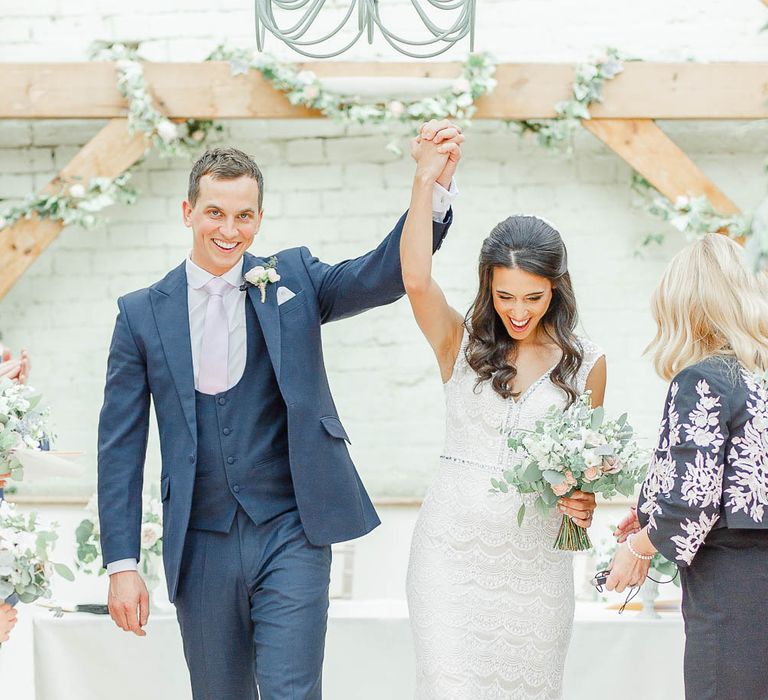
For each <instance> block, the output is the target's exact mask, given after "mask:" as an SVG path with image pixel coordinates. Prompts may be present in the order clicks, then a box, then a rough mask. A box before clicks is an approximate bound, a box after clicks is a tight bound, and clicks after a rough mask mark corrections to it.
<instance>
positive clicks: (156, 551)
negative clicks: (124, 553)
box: [75, 494, 163, 589]
mask: <svg viewBox="0 0 768 700" xmlns="http://www.w3.org/2000/svg"><path fill="white" fill-rule="evenodd" d="M86 513H87V516H86V517H85V518H84V519H83V520H82V521H81V522H80V524H79V525H78V526H77V529H76V530H75V541H76V543H77V549H76V552H75V567H76V568H77V569H78V570H80V571H83V572H84V573H86V574H93V573H94V571H95V572H96V573H98V575H99V576H101V575H102V574H104V573H105V572H106V569H104V568H103V567H98V568H95V567H94V563H95V562H97V561H98V560H99V559H100V557H101V552H100V545H99V543H100V542H101V529H100V527H99V510H98V504H97V500H96V496H95V495H94V496H93V497H92V498H91V500H90V501H89V502H88V505H87V506H86ZM140 548H141V557H140V563H139V570H140V571H141V573H142V574H143V576H144V580H145V582H146V583H147V587H148V588H150V589H151V588H153V587H154V585H156V584H157V583H158V582H159V575H158V572H157V566H156V565H157V563H158V561H159V558H160V557H161V556H162V554H163V504H162V503H161V502H160V500H159V499H158V498H157V497H156V496H155V495H153V494H150V495H145V496H144V498H143V499H142V519H141V546H140Z"/></svg>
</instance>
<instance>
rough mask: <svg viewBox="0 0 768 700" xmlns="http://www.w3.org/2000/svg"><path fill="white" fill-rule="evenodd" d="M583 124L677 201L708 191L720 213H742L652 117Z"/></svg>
mask: <svg viewBox="0 0 768 700" xmlns="http://www.w3.org/2000/svg"><path fill="white" fill-rule="evenodd" d="M582 124H583V125H584V127H585V128H586V129H588V130H589V131H591V132H592V133H593V134H594V135H595V136H597V138H599V139H600V140H601V141H603V142H604V143H605V144H606V145H607V146H608V147H609V148H610V149H611V150H613V151H615V152H616V153H617V154H618V155H619V156H621V157H622V158H623V159H624V160H625V161H627V163H629V164H630V165H631V166H632V167H633V168H634V169H635V170H637V172H639V173H640V174H641V175H642V176H643V177H644V178H645V179H646V180H648V182H650V183H651V184H652V185H653V186H654V187H655V188H656V189H657V190H659V192H661V193H662V194H663V195H665V196H666V197H667V198H668V199H671V200H672V201H673V202H674V201H675V199H677V197H679V196H699V195H706V196H707V198H708V199H709V201H710V202H712V206H713V207H714V208H715V209H716V210H717V211H718V212H719V213H720V214H724V215H728V214H738V213H739V208H738V207H737V206H736V205H735V204H734V203H733V202H732V201H731V200H730V199H729V198H728V197H727V196H726V195H725V194H723V192H721V191H720V190H719V189H718V187H717V185H715V183H714V182H712V180H710V179H709V178H708V177H707V176H706V175H705V174H704V173H703V172H701V170H699V168H698V167H697V166H696V164H695V163H694V162H693V161H692V160H691V159H690V158H689V157H688V156H687V155H686V153H685V151H683V150H682V149H681V148H680V147H679V146H678V145H677V144H676V143H675V142H674V141H672V139H670V138H669V136H667V135H666V134H665V133H664V132H663V131H662V130H661V129H660V128H659V127H658V125H657V124H656V122H654V121H653V120H652V119H590V120H584V121H582Z"/></svg>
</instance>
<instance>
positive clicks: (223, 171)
mask: <svg viewBox="0 0 768 700" xmlns="http://www.w3.org/2000/svg"><path fill="white" fill-rule="evenodd" d="M203 175H210V176H211V177H212V178H213V179H214V180H236V179H237V178H238V177H243V175H245V176H246V177H250V178H252V179H254V180H256V184H257V185H258V186H259V211H261V205H262V203H263V202H264V176H263V175H262V174H261V170H259V166H258V165H256V162H255V161H254V160H253V158H251V157H250V156H249V155H248V154H246V153H243V152H242V151H240V150H238V149H237V148H232V147H231V146H228V147H226V148H212V149H210V150H208V151H206V152H205V153H203V155H201V156H200V157H199V158H198V159H197V162H196V163H195V164H194V165H193V166H192V171H191V172H190V173H189V189H188V190H187V201H188V202H189V203H190V204H191V205H192V206H193V207H194V206H195V203H196V202H197V198H198V196H199V194H200V178H201V177H203Z"/></svg>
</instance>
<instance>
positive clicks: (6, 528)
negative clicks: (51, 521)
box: [0, 500, 74, 603]
mask: <svg viewBox="0 0 768 700" xmlns="http://www.w3.org/2000/svg"><path fill="white" fill-rule="evenodd" d="M52 527H53V529H50V530H41V529H38V525H37V514H36V513H31V514H30V515H29V516H27V517H25V516H23V515H20V514H17V513H16V510H15V506H13V505H11V504H10V503H8V502H7V501H3V500H0V601H2V600H5V599H6V598H8V597H10V596H12V595H14V594H16V595H17V596H18V598H19V600H20V601H21V602H22V603H33V602H34V601H36V600H37V599H38V598H50V597H51V579H52V578H53V574H54V572H56V573H57V574H59V576H61V577H62V578H64V579H66V580H67V581H73V580H74V576H73V575H72V572H71V571H70V569H69V568H68V567H66V566H64V564H58V563H54V562H52V561H51V560H50V552H51V549H52V548H53V545H54V543H55V542H56V540H57V539H58V535H57V534H56V531H55V527H56V526H55V525H53V526H52Z"/></svg>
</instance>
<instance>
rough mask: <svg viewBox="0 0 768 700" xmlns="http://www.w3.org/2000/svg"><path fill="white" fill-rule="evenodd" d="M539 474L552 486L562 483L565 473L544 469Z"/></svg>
mask: <svg viewBox="0 0 768 700" xmlns="http://www.w3.org/2000/svg"><path fill="white" fill-rule="evenodd" d="M541 475H542V476H543V477H544V479H546V481H547V482H548V483H550V484H552V486H557V485H558V484H562V483H563V482H564V481H565V475H564V474H561V473H560V472H556V471H555V470H554V469H545V470H544V471H543V472H541Z"/></svg>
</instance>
